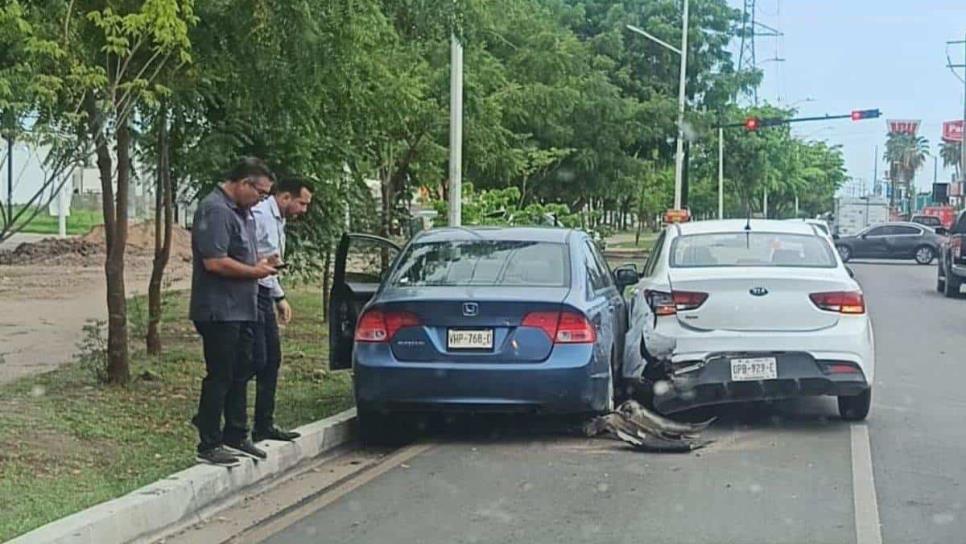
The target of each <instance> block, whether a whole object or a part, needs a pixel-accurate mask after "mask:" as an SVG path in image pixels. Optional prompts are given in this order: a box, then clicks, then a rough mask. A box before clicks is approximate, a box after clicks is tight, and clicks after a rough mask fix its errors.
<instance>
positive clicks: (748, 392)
mask: <svg viewBox="0 0 966 544" xmlns="http://www.w3.org/2000/svg"><path fill="white" fill-rule="evenodd" d="M745 357H774V358H775V359H776V361H777V369H778V375H777V378H776V379H768V380H749V381H732V379H731V360H732V359H735V358H745ZM674 367H675V373H674V375H673V376H672V378H671V387H670V388H669V389H668V391H667V392H666V393H665V394H663V395H658V396H655V398H654V407H655V408H657V409H658V410H659V411H660V412H662V413H665V414H667V413H673V412H678V411H681V410H687V409H689V408H696V407H699V406H707V405H712V404H724V403H730V402H742V401H756V400H777V399H789V398H796V397H814V396H823V395H831V396H852V395H858V394H859V393H861V392H862V391H865V390H866V389H868V387H869V384H868V382H867V381H866V379H865V374H864V373H863V372H862V369H861V368H859V366H858V365H856V364H855V363H852V362H850V361H816V360H815V359H814V358H812V356H811V355H809V354H807V353H794V352H789V353H741V354H725V355H719V356H716V357H712V358H709V359H708V360H707V361H687V362H681V363H676V364H675V365H674Z"/></svg>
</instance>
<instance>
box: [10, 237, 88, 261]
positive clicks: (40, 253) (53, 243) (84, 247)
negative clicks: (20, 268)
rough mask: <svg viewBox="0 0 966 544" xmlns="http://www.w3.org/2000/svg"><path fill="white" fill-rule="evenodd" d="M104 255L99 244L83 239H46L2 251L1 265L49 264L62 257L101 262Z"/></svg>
mask: <svg viewBox="0 0 966 544" xmlns="http://www.w3.org/2000/svg"><path fill="white" fill-rule="evenodd" d="M102 253H103V249H102V247H101V246H100V245H99V244H95V243H94V242H90V241H87V240H83V239H81V238H63V239H61V238H45V239H43V240H41V241H39V242H24V243H22V244H20V245H19V246H17V247H16V249H14V250H12V251H0V265H24V264H35V263H41V262H47V261H50V260H52V259H57V258H60V257H72V258H73V259H74V260H75V261H87V260H91V261H94V260H100V259H98V256H99V255H101V254H102Z"/></svg>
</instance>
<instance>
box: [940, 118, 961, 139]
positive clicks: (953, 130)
mask: <svg viewBox="0 0 966 544" xmlns="http://www.w3.org/2000/svg"><path fill="white" fill-rule="evenodd" d="M943 141H946V142H961V141H963V121H962V120H959V121H946V122H945V123H943Z"/></svg>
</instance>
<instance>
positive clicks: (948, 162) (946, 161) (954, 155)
mask: <svg viewBox="0 0 966 544" xmlns="http://www.w3.org/2000/svg"><path fill="white" fill-rule="evenodd" d="M962 153H963V150H962V148H961V147H960V144H959V143H957V142H947V141H945V140H943V141H942V143H940V144H939V157H940V158H941V159H942V160H943V166H944V167H947V166H952V167H953V168H954V169H955V172H956V179H959V178H960V177H961V176H960V171H961V170H962V165H961V164H959V163H960V162H962V158H963V155H962Z"/></svg>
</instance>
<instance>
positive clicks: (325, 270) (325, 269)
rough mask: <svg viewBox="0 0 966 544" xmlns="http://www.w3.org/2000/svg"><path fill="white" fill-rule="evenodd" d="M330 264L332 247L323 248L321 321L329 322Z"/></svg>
mask: <svg viewBox="0 0 966 544" xmlns="http://www.w3.org/2000/svg"><path fill="white" fill-rule="evenodd" d="M331 264H332V247H331V246H328V247H326V248H325V257H324V258H323V260H322V322H323V323H328V322H329V290H330V289H331V281H332V280H331V278H330V277H329V267H330V266H331Z"/></svg>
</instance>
